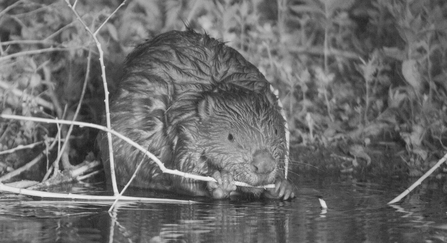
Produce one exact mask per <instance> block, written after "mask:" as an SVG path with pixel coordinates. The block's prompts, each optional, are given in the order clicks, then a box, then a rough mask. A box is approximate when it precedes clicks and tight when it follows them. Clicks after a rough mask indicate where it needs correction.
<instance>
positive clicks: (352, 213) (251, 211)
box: [0, 176, 447, 243]
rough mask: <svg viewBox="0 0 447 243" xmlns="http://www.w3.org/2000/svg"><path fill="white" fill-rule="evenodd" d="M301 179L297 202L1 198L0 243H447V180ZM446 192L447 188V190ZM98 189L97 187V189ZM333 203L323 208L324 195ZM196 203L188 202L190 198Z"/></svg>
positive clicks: (298, 183)
mask: <svg viewBox="0 0 447 243" xmlns="http://www.w3.org/2000/svg"><path fill="white" fill-rule="evenodd" d="M411 182H412V181H397V180H395V181H393V180H387V181H385V180H374V179H373V180H365V181H359V180H356V179H352V178H349V177H324V176H320V177H311V178H301V179H300V180H299V181H297V182H295V184H296V185H297V186H298V187H299V188H300V189H299V191H298V197H297V198H296V199H295V200H293V201H290V202H281V201H276V200H250V199H237V200H236V199H235V200H224V201H208V200H206V201H200V202H198V203H186V204H149V203H124V202H123V203H119V204H118V206H117V207H116V208H115V210H114V211H113V212H111V213H109V212H108V209H109V206H108V205H107V204H98V203H92V202H86V203H85V202H82V203H81V202H73V201H37V200H29V199H28V200H17V199H11V200H2V201H1V202H0V235H1V240H0V241H1V242H82V243H87V242H153V243H155V242H445V241H447V215H446V207H447V204H446V202H447V200H446V199H447V198H446V196H445V195H446V194H445V190H446V189H445V188H444V187H445V186H444V184H445V183H444V181H441V180H436V179H431V180H429V181H427V182H424V183H423V184H422V185H421V186H420V187H418V188H417V189H416V190H415V191H414V192H413V193H411V194H410V196H408V197H407V198H405V200H404V201H403V202H402V203H400V204H398V205H394V206H388V205H386V203H387V202H388V201H389V200H391V199H392V198H394V197H395V196H397V195H398V194H399V193H400V192H402V191H403V190H404V189H405V188H406V187H408V186H409V185H410V183H411ZM446 188H447V187H446ZM95 190H98V189H97V188H95ZM320 195H321V196H323V198H324V199H325V201H326V202H327V204H328V207H329V208H328V209H327V210H322V209H321V208H320V204H319V202H318V198H317V196H320ZM188 199H189V198H188Z"/></svg>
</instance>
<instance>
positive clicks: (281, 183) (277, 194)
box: [264, 179, 295, 200]
mask: <svg viewBox="0 0 447 243" xmlns="http://www.w3.org/2000/svg"><path fill="white" fill-rule="evenodd" d="M264 196H265V197H267V198H274V199H282V200H290V199H292V198H295V192H294V190H293V186H292V184H290V182H288V181H287V180H284V179H278V180H276V182H275V188H272V189H266V190H265V192H264Z"/></svg>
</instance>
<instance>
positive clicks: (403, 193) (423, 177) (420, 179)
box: [388, 154, 447, 204]
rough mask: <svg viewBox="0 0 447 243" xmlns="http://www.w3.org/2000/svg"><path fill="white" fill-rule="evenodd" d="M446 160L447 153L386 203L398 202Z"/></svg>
mask: <svg viewBox="0 0 447 243" xmlns="http://www.w3.org/2000/svg"><path fill="white" fill-rule="evenodd" d="M446 160H447V154H445V155H444V157H442V158H441V159H440V160H439V161H438V163H436V164H435V165H434V166H433V167H432V168H431V169H430V170H429V171H427V172H426V173H425V174H424V175H423V176H421V178H419V179H418V180H417V181H416V182H415V183H413V185H411V186H410V187H409V188H407V189H406V190H405V191H404V192H402V193H401V194H400V195H399V196H397V197H396V198H394V199H393V200H391V201H390V202H388V204H394V203H397V202H399V201H400V200H401V199H402V198H404V197H405V196H406V195H408V193H410V192H411V191H413V189H414V188H416V187H417V186H419V185H420V184H421V183H422V181H424V180H425V179H426V178H427V177H428V176H430V175H431V174H432V173H433V172H434V171H435V170H436V169H437V168H438V167H439V166H441V165H442V164H443V163H444V162H445V161H446Z"/></svg>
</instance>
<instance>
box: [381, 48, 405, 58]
mask: <svg viewBox="0 0 447 243" xmlns="http://www.w3.org/2000/svg"><path fill="white" fill-rule="evenodd" d="M383 52H384V53H385V55H386V56H388V57H391V58H394V59H397V60H399V61H403V60H405V59H406V58H407V55H406V53H405V52H404V51H402V50H400V49H399V48H397V47H383Z"/></svg>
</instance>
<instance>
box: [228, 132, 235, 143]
mask: <svg viewBox="0 0 447 243" xmlns="http://www.w3.org/2000/svg"><path fill="white" fill-rule="evenodd" d="M228 141H230V142H233V141H234V137H233V134H231V133H228Z"/></svg>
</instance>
